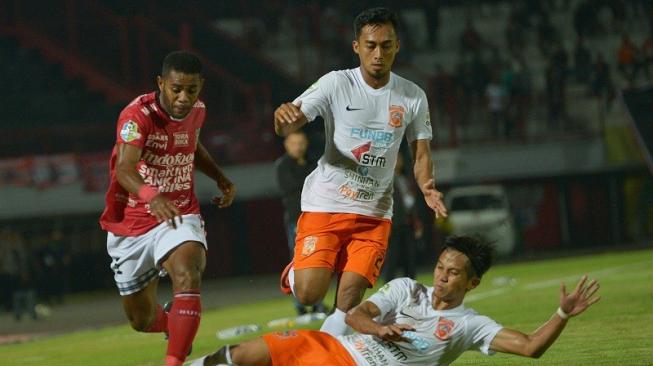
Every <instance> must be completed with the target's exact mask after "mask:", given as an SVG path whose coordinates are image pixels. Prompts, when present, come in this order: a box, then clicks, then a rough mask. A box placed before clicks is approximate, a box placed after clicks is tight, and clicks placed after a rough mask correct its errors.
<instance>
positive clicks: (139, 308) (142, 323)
mask: <svg viewBox="0 0 653 366" xmlns="http://www.w3.org/2000/svg"><path fill="white" fill-rule="evenodd" d="M158 283H159V279H158V278H154V279H153V280H152V281H151V282H150V283H149V284H148V285H147V287H145V288H144V289H142V290H141V291H138V292H136V293H133V294H131V295H127V296H123V297H122V307H123V309H124V310H125V315H127V319H129V324H130V325H131V327H132V328H133V329H134V330H136V331H139V332H147V331H149V330H150V329H151V327H152V325H153V323H155V321H156V318H157V307H158V308H160V306H158V304H157V303H156V290H157V285H158ZM161 331H164V330H161Z"/></svg>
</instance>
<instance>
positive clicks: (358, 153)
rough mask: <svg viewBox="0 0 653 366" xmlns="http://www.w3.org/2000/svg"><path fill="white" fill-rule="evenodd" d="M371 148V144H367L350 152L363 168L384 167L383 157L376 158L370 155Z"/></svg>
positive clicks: (384, 160)
mask: <svg viewBox="0 0 653 366" xmlns="http://www.w3.org/2000/svg"><path fill="white" fill-rule="evenodd" d="M371 148H372V142H371V141H370V142H367V143H365V144H363V145H358V146H356V147H355V148H353V149H352V150H351V153H352V154H353V155H354V157H355V158H356V160H358V162H359V163H360V164H361V165H365V166H380V167H382V168H383V167H385V164H386V159H385V157H383V156H377V155H373V154H371V153H370V149H371Z"/></svg>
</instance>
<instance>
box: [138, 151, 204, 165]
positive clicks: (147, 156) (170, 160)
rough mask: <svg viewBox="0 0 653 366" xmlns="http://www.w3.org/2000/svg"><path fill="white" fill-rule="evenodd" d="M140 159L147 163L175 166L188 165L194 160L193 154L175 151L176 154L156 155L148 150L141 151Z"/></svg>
mask: <svg viewBox="0 0 653 366" xmlns="http://www.w3.org/2000/svg"><path fill="white" fill-rule="evenodd" d="M141 160H143V161H144V162H146V163H147V164H148V165H166V166H175V165H188V164H191V163H192V162H193V160H195V154H194V153H190V154H182V153H177V154H176V155H170V154H165V155H157V154H154V153H152V152H151V151H149V150H145V152H143V156H142V157H141Z"/></svg>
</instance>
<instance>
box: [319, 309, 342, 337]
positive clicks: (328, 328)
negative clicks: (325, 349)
mask: <svg viewBox="0 0 653 366" xmlns="http://www.w3.org/2000/svg"><path fill="white" fill-rule="evenodd" d="M346 315H347V314H346V313H345V312H344V311H342V310H340V309H338V308H336V310H335V311H334V312H333V314H331V315H329V316H327V317H326V319H324V323H322V327H321V328H320V331H322V332H326V333H329V334H331V335H332V336H334V337H336V336H339V335H345V334H347V332H348V331H349V326H348V325H347V323H345V316H346Z"/></svg>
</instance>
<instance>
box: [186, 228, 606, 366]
mask: <svg viewBox="0 0 653 366" xmlns="http://www.w3.org/2000/svg"><path fill="white" fill-rule="evenodd" d="M493 257H494V248H493V247H492V246H491V245H489V244H487V243H485V242H483V241H481V240H479V239H478V238H475V237H469V236H457V237H450V238H448V239H447V241H446V242H445V245H444V250H443V251H442V253H441V254H440V256H439V257H438V260H437V262H436V264H435V268H434V269H433V287H428V286H425V285H422V284H421V283H418V282H416V281H415V280H412V279H410V278H398V279H395V280H392V281H390V282H388V283H387V284H386V285H385V286H383V287H382V288H381V289H379V291H378V292H377V293H375V294H374V295H372V296H370V298H368V299H367V300H366V301H364V302H363V303H362V304H360V305H358V306H357V307H355V308H354V309H352V310H350V311H349V313H348V314H347V323H348V324H350V325H351V326H352V328H353V329H354V330H356V331H357V332H358V333H356V334H351V335H344V336H337V337H334V336H332V335H330V334H327V333H324V332H318V331H313V330H289V331H285V332H276V333H269V334H265V335H263V336H262V337H259V338H256V339H253V340H250V341H247V342H245V343H242V344H240V345H233V346H224V347H222V348H220V349H219V350H218V351H216V352H215V353H213V354H211V355H207V356H204V357H202V358H199V359H197V360H195V361H193V362H192V363H191V366H215V365H232V364H233V365H238V366H254V365H261V366H263V365H266V366H267V365H271V366H277V365H279V366H308V365H334V366H335V365H338V366H404V365H405V366H410V365H414V366H418V365H420V366H421V365H435V366H444V365H449V364H451V363H452V362H454V361H455V360H456V359H457V358H458V357H460V355H461V354H463V352H465V351H468V350H475V351H479V352H482V353H483V354H486V355H492V354H494V353H495V352H503V353H510V354H515V355H519V356H526V357H534V358H537V357H540V356H541V355H542V354H544V352H546V350H547V349H548V348H549V347H550V346H551V345H552V344H553V343H554V342H555V341H556V339H557V338H558V336H559V335H560V334H561V333H562V331H563V330H564V328H565V327H566V325H567V323H568V319H569V318H570V317H574V316H577V315H579V314H581V313H583V312H584V311H585V310H587V309H588V308H589V307H590V306H592V304H594V303H596V302H597V301H599V299H600V297H598V296H595V295H596V293H597V291H598V290H599V284H598V282H596V280H592V281H589V282H587V276H583V277H582V278H581V279H580V281H579V282H578V284H577V285H576V288H575V289H574V290H573V291H572V292H571V293H567V290H566V288H565V286H564V285H561V288H560V307H559V308H558V309H557V310H556V312H555V313H554V314H553V315H552V316H551V317H550V318H549V319H548V320H547V321H546V322H544V323H543V324H542V325H541V326H540V327H539V328H538V329H537V330H535V331H533V332H531V333H530V334H526V333H523V332H521V331H519V330H514V329H509V328H506V327H503V326H501V325H500V324H498V323H497V322H496V321H494V320H493V319H491V318H489V317H487V316H484V315H480V314H478V313H477V312H476V311H474V310H473V309H470V308H467V307H466V306H465V305H464V303H463V301H464V299H465V295H466V294H467V293H468V292H469V291H472V290H473V289H474V288H476V287H477V286H478V285H479V284H480V282H481V278H482V277H483V275H484V274H485V272H487V270H488V269H489V268H490V266H491V265H492V260H493Z"/></svg>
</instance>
